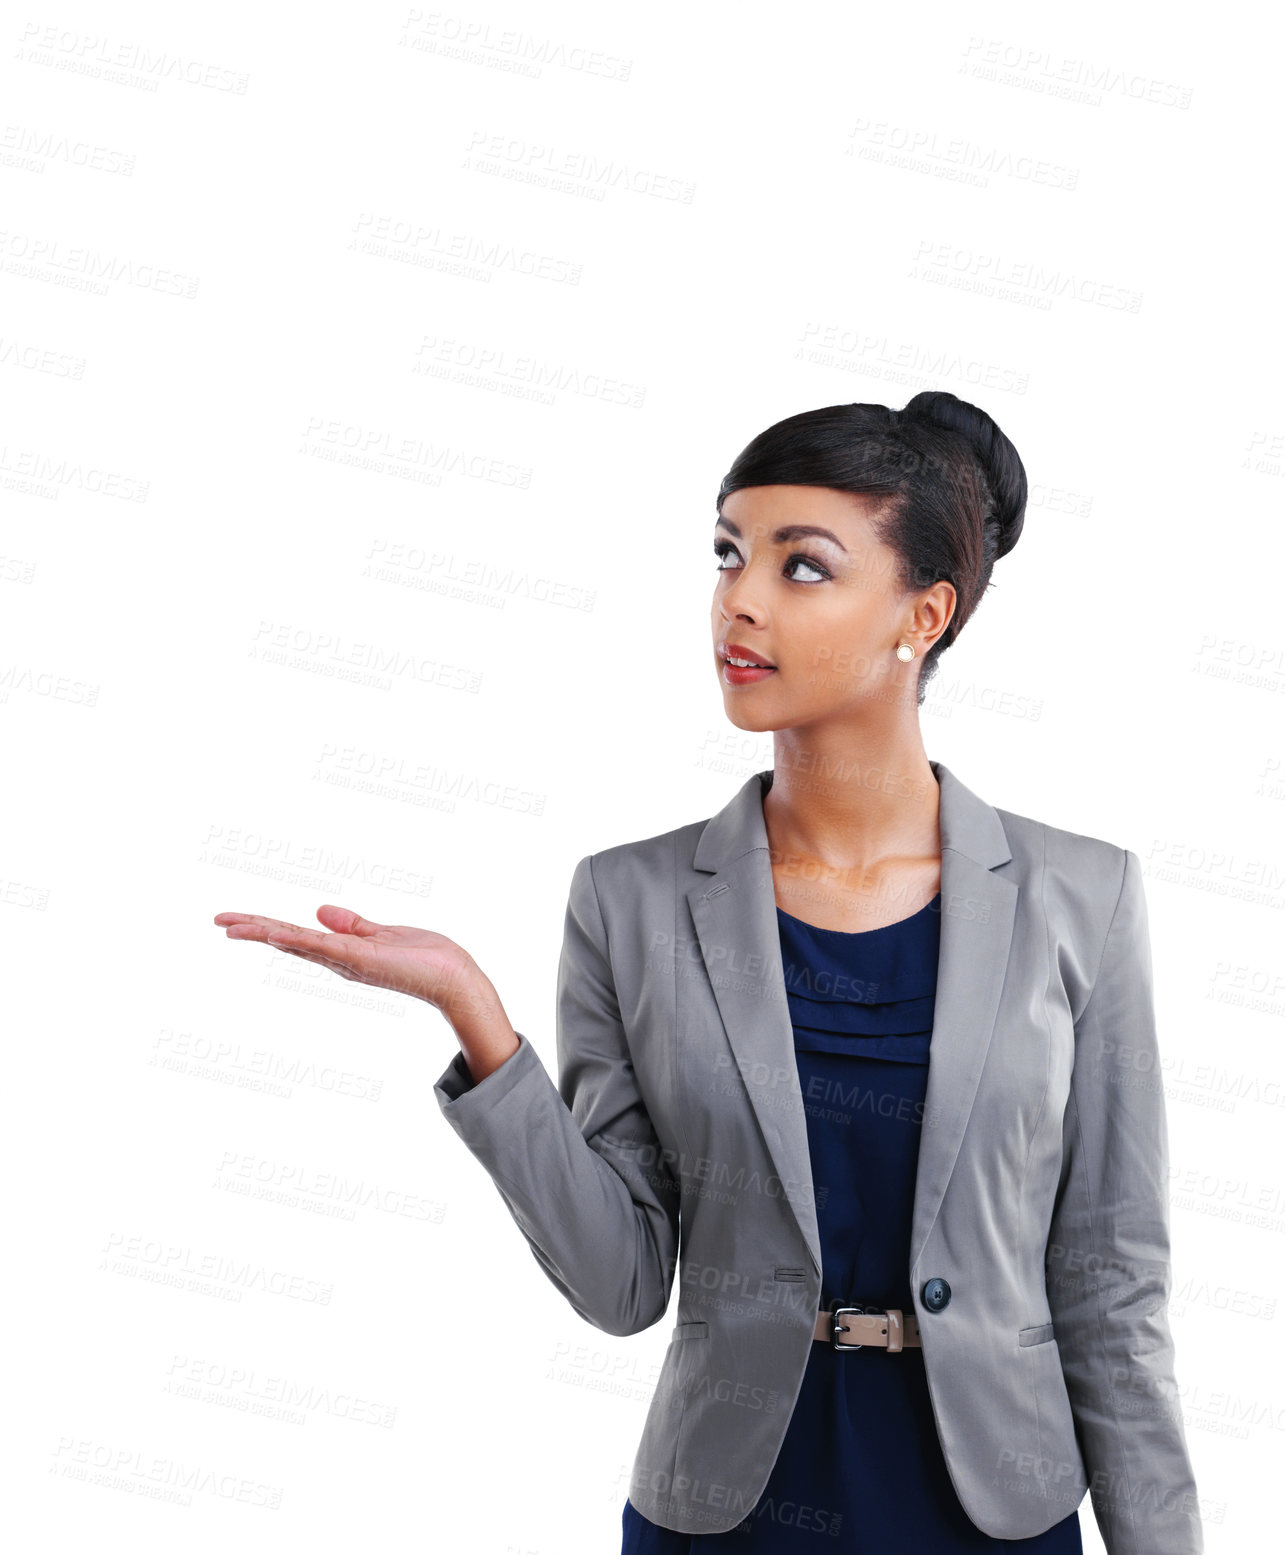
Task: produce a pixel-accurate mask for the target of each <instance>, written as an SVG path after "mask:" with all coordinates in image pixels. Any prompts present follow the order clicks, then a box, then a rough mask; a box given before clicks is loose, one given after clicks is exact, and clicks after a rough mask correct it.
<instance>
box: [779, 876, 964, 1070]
mask: <svg viewBox="0 0 1285 1555" xmlns="http://www.w3.org/2000/svg"><path fill="white" fill-rule="evenodd" d="M940 913H941V893H940V892H938V893H937V895H936V896H934V897H933V899H932V901H930V902H928V903H927V904H926V905H925V906H923V907H921V908H920V909H919V911H918V912H917V913H914V914H913V915H912V916H911V917H909V918H902V919H900V920H899V921H898V922H896V923H889V924H885V925H884V926H883V927H882V928H878V929H865V930H862V931H860V932H858V933H855V934H852V933H848V932H846V931H844V930H841V929H821V928H818V927H817V926H816V925H815V924H811V923H804V922H803V920H802V919H801V918H795V917H794V916H792V914H790V913H787V912H786V911H784V909H783V908H780V907H778V908H777V909H776V916H777V924H778V927H779V929H780V938H781V964H782V971H783V973H784V977H785V991H786V997H787V998H788V1000H789V1006H790V1020H791V1023H792V1024H793V1027H794V1047H795V1051H796V1052H810V1053H848V1054H854V1055H859V1056H861V1057H863V1058H881V1059H886V1060H888V1061H889V1062H892V1063H901V1064H926V1063H927V1062H928V1049H929V1045H930V1043H931V1041H932V1023H933V1009H934V1007H935V1004H936V991H937V952H938V945H939V930H940V927H941V925H940V921H939V918H940ZM854 966H859V967H860V976H856V975H854V974H853V973H851V972H849V971H848V970H846V968H847V967H854Z"/></svg>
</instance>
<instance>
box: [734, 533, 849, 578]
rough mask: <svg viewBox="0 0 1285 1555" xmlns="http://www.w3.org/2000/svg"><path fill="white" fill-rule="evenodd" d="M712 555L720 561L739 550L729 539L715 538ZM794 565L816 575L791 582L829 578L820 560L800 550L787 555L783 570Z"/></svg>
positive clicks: (737, 569) (735, 570)
mask: <svg viewBox="0 0 1285 1555" xmlns="http://www.w3.org/2000/svg"><path fill="white" fill-rule="evenodd" d="M714 555H715V556H717V557H718V558H719V559H720V561H721V560H722V559H723V558H724V557H726V556H738V555H739V552H738V551H737V549H736V547H735V546H734V545H733V544H732V542H731V541H730V540H716V541H715V542H714ZM795 566H803V567H807V568H810V569H811V571H813V572H814V573H816V575H817V576H816V577H815V578H792V579H791V580H790V581H791V582H792V583H809V584H810V583H825V582H828V581H829V579H830V574H829V573H828V572H827V571H826V570H825V568H824V567H822V565H821V564H820V562H814V561H813V560H812V558H811V557H810V556H804V555H803V554H802V552H799V551H796V552H795V553H794V555H793V556H790V557H788V558H787V560H786V562H785V564H784V568H783V570H784V571H787V572H788V571H789V569H790V568H791V567H795ZM714 570H715V572H737V571H739V568H736V567H716V568H715V569H714Z"/></svg>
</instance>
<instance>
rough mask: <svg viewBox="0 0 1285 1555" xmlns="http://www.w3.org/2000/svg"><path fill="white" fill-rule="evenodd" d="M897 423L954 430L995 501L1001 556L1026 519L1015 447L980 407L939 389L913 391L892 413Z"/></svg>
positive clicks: (1023, 476)
mask: <svg viewBox="0 0 1285 1555" xmlns="http://www.w3.org/2000/svg"><path fill="white" fill-rule="evenodd" d="M895 417H896V420H897V421H899V422H907V421H911V422H919V423H920V424H921V425H928V426H936V427H941V428H942V429H943V430H944V431H947V432H958V433H959V434H960V436H961V437H963V438H965V439H966V440H967V442H968V443H969V444H970V446H971V447H972V449H973V452H974V454H975V455H976V457H977V462H978V463H979V464H980V465H981V467H982V472H983V474H984V475H985V476H986V481H987V484H988V485H989V487H990V490H991V495H992V497H993V498H994V501H995V518H996V521H997V522H998V524H999V547H998V550H997V552H996V555H997V556H1004V555H1006V554H1007V553H1008V552H1009V551H1011V550H1012V549H1013V547H1014V546H1015V545H1016V544H1017V541H1018V537H1019V536H1020V535H1021V533H1022V525H1023V523H1024V522H1025V519H1026V495H1027V488H1026V470H1025V469H1024V467H1023V465H1022V461H1021V459H1020V458H1019V457H1018V453H1017V449H1016V448H1014V447H1013V445H1012V443H1010V442H1009V440H1008V438H1007V437H1005V436H1004V434H1003V432H1001V431H1000V429H999V427H998V425H997V424H996V423H995V421H994V420H993V419H992V418H991V417H990V416H988V415H987V414H986V412H985V411H984V410H980V409H979V408H978V407H977V406H976V405H970V404H969V403H968V401H967V400H961V399H959V398H957V397H956V396H955V395H953V394H949V393H947V392H946V391H945V390H941V389H929V390H925V391H924V392H923V393H922V394H916V395H915V397H914V399H912V400H911V401H910V402H909V403H908V404H907V405H906V406H905V407H904V408H903V409H902V410H900V411H897V412H895Z"/></svg>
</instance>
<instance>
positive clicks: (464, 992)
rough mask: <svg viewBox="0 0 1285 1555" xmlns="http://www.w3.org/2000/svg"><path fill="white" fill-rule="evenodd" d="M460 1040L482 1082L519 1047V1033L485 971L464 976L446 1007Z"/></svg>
mask: <svg viewBox="0 0 1285 1555" xmlns="http://www.w3.org/2000/svg"><path fill="white" fill-rule="evenodd" d="M442 1014H443V1015H445V1016H446V1019H447V1021H448V1023H449V1024H450V1027H451V1029H452V1030H453V1031H454V1033H455V1036H456V1038H457V1039H458V1041H459V1044H460V1051H461V1052H462V1053H463V1055H464V1062H465V1064H466V1065H467V1067H468V1072H469V1074H470V1075H471V1076H472V1078H473V1083H474V1085H478V1084H480V1083H481V1082H482V1081H483V1080H485V1079H486V1077H487V1076H488V1075H489V1074H493V1073H494V1072H495V1070H497V1069H498V1068H499V1067H500V1065H501V1064H502V1063H504V1061H505V1060H506V1059H508V1058H512V1056H513V1054H514V1053H516V1052H517V1050H518V1036H517V1032H516V1031H515V1030H514V1029H513V1024H512V1022H511V1021H510V1020H509V1017H508V1015H507V1014H506V1013H505V1010H504V1006H503V1004H501V1003H500V996H499V994H498V993H496V991H495V985H494V984H493V983H492V982H491V980H490V978H488V977H487V976H486V975H485V974H484V973H482V972H480V971H479V972H476V973H474V974H472V975H470V976H469V977H468V978H466V979H463V980H462V981H461V983H460V985H459V991H458V993H457V994H456V995H455V996H454V997H453V998H452V1000H451V1002H450V1003H449V1005H447V1006H446V1007H445V1008H443V1010H442Z"/></svg>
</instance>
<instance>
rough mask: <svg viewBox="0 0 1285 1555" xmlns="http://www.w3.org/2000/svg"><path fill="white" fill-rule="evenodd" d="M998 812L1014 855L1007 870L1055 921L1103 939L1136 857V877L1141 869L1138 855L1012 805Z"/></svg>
mask: <svg viewBox="0 0 1285 1555" xmlns="http://www.w3.org/2000/svg"><path fill="white" fill-rule="evenodd" d="M995 813H996V814H997V815H998V816H999V818H1000V822H1001V824H1002V825H1003V827H1004V835H1005V836H1006V837H1007V839H1008V844H1009V847H1010V849H1011V850H1012V854H1013V857H1012V859H1011V860H1010V861H1009V862H1008V863H1007V864H1005V865H1003V866H1001V872H1002V873H1006V874H1008V875H1010V876H1011V877H1013V878H1015V879H1016V881H1017V883H1018V885H1019V888H1022V889H1024V890H1026V892H1027V895H1028V899H1030V900H1032V901H1038V902H1039V903H1040V905H1041V907H1042V909H1043V911H1044V912H1045V914H1046V915H1047V916H1048V919H1049V922H1050V926H1052V927H1054V928H1057V927H1058V926H1060V927H1061V928H1062V929H1063V930H1064V931H1066V932H1067V933H1069V934H1073V936H1074V937H1075V938H1077V939H1083V938H1084V937H1085V936H1087V939H1088V942H1089V943H1090V944H1094V943H1096V944H1101V943H1102V942H1103V941H1104V940H1105V937H1106V934H1107V931H1108V929H1109V927H1110V924H1111V921H1112V919H1113V917H1114V916H1115V913H1116V909H1117V906H1118V905H1119V902H1120V900H1121V897H1122V895H1123V892H1124V888H1125V884H1126V880H1127V877H1128V875H1129V870H1130V863H1131V862H1132V868H1133V872H1134V879H1135V882H1136V881H1137V880H1138V877H1139V876H1140V874H1141V866H1140V865H1139V862H1138V859H1137V855H1136V854H1134V853H1133V852H1132V851H1131V850H1130V849H1129V848H1127V847H1124V846H1122V845H1121V844H1120V843H1117V842H1111V841H1109V840H1108V839H1107V838H1105V837H1095V836H1092V835H1090V834H1089V833H1087V832H1077V831H1071V830H1069V829H1068V828H1067V827H1063V826H1054V825H1053V824H1052V822H1050V821H1041V820H1037V819H1036V818H1035V817H1033V816H1029V815H1019V814H1017V813H1016V812H1014V811H1012V810H1001V809H999V808H998V807H997V808H996V812H995Z"/></svg>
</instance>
